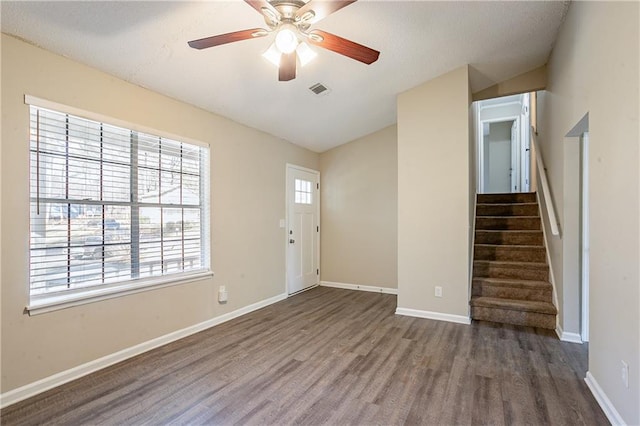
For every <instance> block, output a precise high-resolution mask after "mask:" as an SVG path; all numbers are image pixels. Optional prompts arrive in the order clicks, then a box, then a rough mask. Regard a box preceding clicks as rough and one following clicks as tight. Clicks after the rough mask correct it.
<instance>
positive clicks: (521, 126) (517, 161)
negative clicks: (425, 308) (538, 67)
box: [475, 93, 531, 194]
mask: <svg viewBox="0 0 640 426" xmlns="http://www.w3.org/2000/svg"><path fill="white" fill-rule="evenodd" d="M475 111H476V113H475V122H476V123H477V126H476V128H477V132H476V140H477V170H478V175H477V182H478V188H477V189H478V193H481V194H482V193H511V192H529V191H530V180H531V179H530V176H529V175H530V172H531V168H530V164H531V158H530V157H531V150H530V140H529V139H530V114H529V112H530V95H529V94H528V93H524V94H520V95H512V96H505V97H502V98H495V99H489V100H484V101H479V102H477V103H476V105H475Z"/></svg>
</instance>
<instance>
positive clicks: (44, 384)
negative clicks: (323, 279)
mask: <svg viewBox="0 0 640 426" xmlns="http://www.w3.org/2000/svg"><path fill="white" fill-rule="evenodd" d="M286 298H287V294H286V293H282V294H279V295H277V296H273V297H270V298H268V299H264V300H261V301H259V302H256V303H253V304H251V305H248V306H245V307H243V308H240V309H236V310H235V311H232V312H229V313H226V314H223V315H220V316H217V317H215V318H211V319H208V320H206V321H204V322H201V323H199V324H194V325H192V326H189V327H186V328H183V329H182V330H177V331H174V332H172V333H169V334H165V335H164V336H160V337H156V338H155V339H151V340H148V341H146V342H143V343H140V344H137V345H135V346H131V347H129V348H126V349H123V350H121V351H118V352H115V353H112V354H109V355H106V356H103V357H102V358H98V359H96V360H93V361H89V362H87V363H85V364H82V365H78V366H76V367H73V368H70V369H69V370H65V371H61V372H60V373H56V374H54V375H52V376H49V377H45V378H44V379H41V380H38V381H36V382H33V383H29V384H27V385H24V386H21V387H19V388H17V389H12V390H10V391H8V392H5V393H3V394H1V395H0V408H5V407H7V406H9V405H11V404H15V403H16V402H19V401H22V400H24V399H27V398H30V397H32V396H35V395H37V394H39V393H42V392H45V391H47V390H49V389H52V388H55V387H57V386H60V385H63V384H65V383H68V382H70V381H72V380H76V379H79V378H80V377H83V376H86V375H88V374H91V373H94V372H96V371H98V370H101V369H103V368H106V367H109V366H110V365H113V364H116V363H118V362H121V361H124V360H126V359H129V358H132V357H134V356H136V355H140V354H141V353H144V352H147V351H150V350H152V349H155V348H157V347H160V346H163V345H166V344H168V343H171V342H175V341H176V340H179V339H182V338H184V337H187V336H190V335H192V334H195V333H198V332H200V331H203V330H206V329H208V328H211V327H214V326H216V325H218V324H222V323H224V322H227V321H230V320H232V319H234V318H237V317H239V316H242V315H245V314H248V313H249V312H253V311H255V310H258V309H261V308H264V307H266V306H269V305H272V304H274V303H277V302H279V301H281V300H284V299H286Z"/></svg>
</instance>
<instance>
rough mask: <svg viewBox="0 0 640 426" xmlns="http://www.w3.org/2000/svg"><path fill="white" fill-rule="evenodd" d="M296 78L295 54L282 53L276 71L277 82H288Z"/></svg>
mask: <svg viewBox="0 0 640 426" xmlns="http://www.w3.org/2000/svg"><path fill="white" fill-rule="evenodd" d="M294 78H296V52H295V50H294V51H293V52H291V53H283V54H282V58H281V59H280V69H279V70H278V80H279V81H289V80H293V79H294Z"/></svg>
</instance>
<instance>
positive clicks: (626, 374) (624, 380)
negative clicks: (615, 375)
mask: <svg viewBox="0 0 640 426" xmlns="http://www.w3.org/2000/svg"><path fill="white" fill-rule="evenodd" d="M621 362H622V368H621V373H622V383H623V384H624V387H625V388H627V389H629V364H627V363H626V362H624V361H621Z"/></svg>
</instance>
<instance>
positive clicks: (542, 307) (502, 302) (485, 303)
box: [470, 296, 558, 315]
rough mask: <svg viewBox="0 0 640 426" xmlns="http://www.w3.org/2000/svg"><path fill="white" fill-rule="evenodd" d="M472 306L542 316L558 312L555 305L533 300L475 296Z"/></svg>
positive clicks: (472, 299)
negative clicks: (532, 313) (534, 313)
mask: <svg viewBox="0 0 640 426" xmlns="http://www.w3.org/2000/svg"><path fill="white" fill-rule="evenodd" d="M470 304H471V306H482V307H485V308H497V309H506V310H510V311H526V312H536V313H541V314H549V315H556V314H557V313H558V310H557V309H556V307H555V306H553V303H550V302H539V301H531V300H516V299H501V298H498V297H487V296H474V297H472V298H471V302H470Z"/></svg>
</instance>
